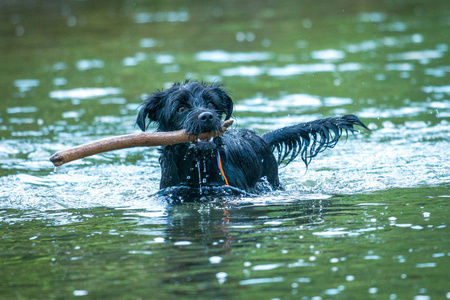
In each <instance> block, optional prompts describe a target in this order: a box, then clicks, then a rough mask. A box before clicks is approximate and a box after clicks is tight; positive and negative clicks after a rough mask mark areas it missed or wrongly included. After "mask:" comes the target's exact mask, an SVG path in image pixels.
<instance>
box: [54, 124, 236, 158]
mask: <svg viewBox="0 0 450 300" xmlns="http://www.w3.org/2000/svg"><path fill="white" fill-rule="evenodd" d="M233 122H234V120H233V119H229V120H226V121H224V122H223V123H222V130H221V131H216V132H206V133H202V134H200V135H199V136H198V137H196V136H193V135H189V134H188V133H187V132H186V131H184V130H178V131H170V132H140V133H133V134H126V135H119V136H114V137H110V138H105V139H101V140H98V141H93V142H90V143H87V144H83V145H79V146H76V147H73V148H70V149H67V150H63V151H59V152H57V153H55V154H53V155H52V157H50V161H51V162H52V163H53V164H54V165H55V167H59V166H61V165H63V164H65V163H68V162H71V161H74V160H77V159H81V158H84V157H87V156H91V155H94V154H99V153H104V152H108V151H113V150H119V149H125V148H133V147H151V146H167V145H174V144H181V143H187V142H193V141H195V140H196V139H197V138H199V139H207V138H210V137H213V136H219V135H222V134H223V133H224V132H225V130H227V128H228V127H230V126H231V125H232V124H233Z"/></svg>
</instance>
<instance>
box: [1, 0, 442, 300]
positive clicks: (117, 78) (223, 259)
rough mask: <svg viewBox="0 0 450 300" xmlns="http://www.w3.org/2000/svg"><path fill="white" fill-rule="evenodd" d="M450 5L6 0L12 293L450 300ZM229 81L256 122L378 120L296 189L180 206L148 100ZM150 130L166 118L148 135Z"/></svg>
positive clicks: (291, 179) (240, 108) (7, 241)
mask: <svg viewBox="0 0 450 300" xmlns="http://www.w3.org/2000/svg"><path fill="white" fill-rule="evenodd" d="M449 15H450V11H449V7H448V5H447V2H446V1H439V0H436V1H433V5H429V3H428V2H421V1H402V2H392V1H385V2H373V3H359V2H358V3H356V2H353V1H344V2H343V1H339V2H335V1H326V2H323V3H316V2H314V3H312V2H310V1H305V2H301V3H292V2H287V1H286V2H285V1H281V2H279V1H278V2H273V3H272V2H268V3H265V4H264V5H262V4H261V3H259V2H254V1H247V2H245V3H237V2H236V3H235V2H229V1H218V2H217V1H216V2H213V3H200V2H198V3H191V2H185V1H175V2H171V3H166V2H160V3H159V2H158V3H152V4H150V3H146V2H144V1H119V0H117V1H66V2H64V3H61V2H60V1H46V2H45V3H39V4H38V3H37V2H36V3H35V2H32V1H15V2H7V3H6V2H5V3H3V4H0V16H1V18H0V29H1V31H0V36H1V39H2V43H1V45H0V48H1V51H2V55H1V56H0V65H1V66H2V68H1V71H0V79H1V80H0V87H1V88H0V97H1V99H2V100H1V101H0V263H1V265H2V268H1V271H0V279H1V280H0V295H1V296H0V298H5V299H28V298H42V299H54V298H58V299H61V298H63V299H66V298H71V297H74V298H75V297H86V298H93V299H96V298H112V299H114V298H126V299H148V298H150V299H151V298H155V299H160V298H163V297H165V298H175V297H185V298H193V299H200V298H204V299H211V298H218V299H230V298H232V299H241V298H263V299H297V298H300V299H333V298H341V299H371V298H373V299H403V298H406V299H445V298H450V289H449V287H448V282H449V281H450V278H449V275H448V269H449V267H450V261H449V256H450V252H449V249H450V242H449V237H450V235H449V229H448V223H449V213H448V201H449V197H450V192H449V187H450V185H449V183H450V166H449V150H448V149H450V142H449V140H450V123H449V122H450V85H449V80H448V79H449V72H450V58H449V49H448V48H449V43H448V37H447V35H448V34H447V32H448V29H449V27H450V19H449V17H448V16H449ZM186 78H191V79H198V80H206V81H220V82H223V83H224V84H225V86H226V88H227V89H228V90H229V91H230V93H231V95H232V97H233V99H234V100H235V103H236V110H235V114H234V117H235V119H236V120H237V121H236V125H235V126H236V127H241V128H242V127H245V128H251V129H253V130H255V131H257V132H258V133H262V132H265V131H268V130H274V129H276V128H279V127H282V126H288V125H293V124H296V123H299V122H305V121H310V120H314V119H317V118H322V117H330V116H337V115H343V114H346V113H353V114H356V115H358V116H359V117H360V118H361V119H362V120H363V121H364V122H365V123H366V124H368V126H369V127H370V128H371V130H372V131H371V132H361V133H359V134H356V135H352V136H349V138H348V140H347V141H344V139H343V140H342V141H341V142H340V143H339V144H338V145H337V146H336V148H334V149H330V150H327V151H325V152H324V153H322V154H320V155H319V156H318V157H317V158H316V159H314V160H313V161H312V163H311V164H310V166H309V168H308V170H306V169H305V167H304V165H303V163H302V162H301V161H300V160H298V161H295V162H294V163H292V164H290V165H289V166H287V167H286V168H283V169H281V170H280V179H281V181H282V183H283V185H284V186H285V191H277V192H271V193H265V194H262V195H258V196H248V197H247V196H242V197H231V196H216V197H208V198H205V199H204V201H202V202H200V203H181V204H177V205H175V204H171V203H168V202H167V201H166V199H165V198H163V197H161V196H158V195H156V192H157V191H158V185H159V178H160V169H159V164H158V152H157V150H156V149H144V148H135V149H127V150H120V151H116V152H111V153H106V154H102V155H97V156H93V157H90V158H86V159H83V160H80V161H77V162H73V163H70V164H68V165H64V166H62V167H60V168H57V169H54V167H53V165H52V164H51V163H50V162H49V161H48V158H49V157H50V156H51V155H52V154H53V153H54V152H56V151H59V150H62V149H66V148H68V147H72V146H75V145H78V144H81V143H85V142H89V141H93V140H97V139H99V138H103V137H108V136H113V135H119V134H127V133H132V132H137V131H138V128H137V127H136V126H135V117H136V114H137V109H138V106H139V104H140V103H141V102H142V100H143V99H145V97H147V95H148V94H149V93H151V92H152V91H154V90H156V89H161V88H164V87H167V86H169V85H170V84H171V83H173V82H175V81H180V80H184V79H186ZM152 129H153V128H152Z"/></svg>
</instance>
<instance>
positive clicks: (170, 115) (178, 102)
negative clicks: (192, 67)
mask: <svg viewBox="0 0 450 300" xmlns="http://www.w3.org/2000/svg"><path fill="white" fill-rule="evenodd" d="M232 112H233V101H232V100H231V98H230V96H229V95H228V94H227V92H225V90H224V89H223V88H222V86H221V85H220V84H205V83H201V82H198V81H185V82H183V83H175V84H174V85H173V86H171V87H170V88H168V89H166V90H163V91H157V92H155V93H153V94H152V95H151V96H150V97H149V98H148V99H147V100H146V101H145V102H144V103H143V104H142V106H141V109H140V111H139V115H138V117H137V120H136V123H137V125H138V126H139V128H141V130H142V131H145V130H146V126H147V125H148V124H150V123H151V122H155V123H156V124H157V126H158V128H157V130H158V131H174V130H180V129H184V130H186V131H187V132H188V133H189V134H192V135H195V136H198V135H199V134H201V133H203V132H211V131H217V130H220V129H221V122H222V118H223V117H225V120H227V119H229V118H230V117H231V114H232ZM147 118H148V120H149V122H148V123H146V120H147Z"/></svg>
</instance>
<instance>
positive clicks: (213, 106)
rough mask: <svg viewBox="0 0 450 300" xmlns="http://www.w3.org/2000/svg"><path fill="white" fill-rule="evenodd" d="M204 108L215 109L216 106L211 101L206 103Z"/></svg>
mask: <svg viewBox="0 0 450 300" xmlns="http://www.w3.org/2000/svg"><path fill="white" fill-rule="evenodd" d="M206 108H208V109H216V106H215V105H214V104H212V103H211V102H209V103H208V104H206Z"/></svg>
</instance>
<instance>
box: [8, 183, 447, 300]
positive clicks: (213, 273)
mask: <svg viewBox="0 0 450 300" xmlns="http://www.w3.org/2000/svg"><path fill="white" fill-rule="evenodd" d="M447 190H448V188H423V189H408V190H393V191H386V192H382V193H375V194H372V195H355V196H342V197H334V198H331V199H328V200H304V201H297V202H294V203H291V204H285V205H281V204H274V205H269V206H264V207H260V206H254V205H245V206H242V205H236V204H234V205H230V204H227V203H226V202H223V203H217V202H216V203H214V204H189V205H181V206H172V207H168V208H167V212H166V215H164V216H160V217H149V216H148V215H145V211H142V210H113V209H105V208H94V209H86V210H66V211H60V212H46V213H40V214H37V213H36V214H29V215H27V212H24V211H15V212H14V211H10V210H6V211H3V212H2V216H5V215H6V216H9V219H10V221H9V224H8V222H7V221H3V222H2V226H1V230H0V236H1V237H2V243H1V244H0V245H1V246H0V254H1V256H0V257H1V263H2V273H1V274H2V275H1V278H0V279H1V280H0V282H1V285H0V287H1V288H0V290H1V292H2V295H3V297H6V298H21V297H23V298H29V297H33V298H43V299H44V298H60V297H62V298H66V297H69V296H71V295H72V294H73V292H74V291H75V290H85V291H87V292H88V295H89V297H92V298H96V297H108V298H122V297H125V298H133V299H134V298H139V297H141V298H143V299H144V298H161V297H174V296H176V295H179V296H188V297H192V298H205V299H207V298H245V297H251V298H254V297H263V298H295V296H296V295H298V296H300V295H301V296H307V297H312V296H322V297H325V298H326V297H327V294H329V293H337V294H339V295H340V296H342V297H343V298H355V299H356V298H358V299H363V298H368V297H370V296H371V293H374V292H375V291H376V293H374V294H373V295H372V296H373V297H374V298H383V299H385V298H389V297H390V295H392V294H395V295H397V296H398V297H399V298H405V297H407V298H411V297H412V296H414V295H420V294H425V295H430V296H432V297H444V295H445V294H446V293H447V292H448V287H447V286H446V282H448V274H447V272H446V270H447V269H448V267H449V260H448V255H449V253H448V246H449V242H450V241H449V239H448V237H449V235H448V227H447V224H448V221H449V220H448V214H447V212H446V210H445V207H446V202H447V199H448V196H445V197H443V196H442V195H443V194H445V192H446V191H447ZM13 216H14V217H15V220H14V221H12V217H13ZM52 219H53V220H52ZM64 220H65V221H66V222H67V224H65V225H64V224H61V225H59V226H55V223H54V222H56V223H57V222H63V221H64ZM221 279H222V280H221ZM271 281H274V282H272V283H271ZM12 287H14V288H12ZM371 288H372V289H371ZM37 290H39V291H40V294H39V295H36V291H37ZM369 290H370V291H369ZM250 295H251V296H250Z"/></svg>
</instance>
